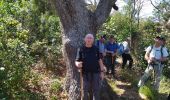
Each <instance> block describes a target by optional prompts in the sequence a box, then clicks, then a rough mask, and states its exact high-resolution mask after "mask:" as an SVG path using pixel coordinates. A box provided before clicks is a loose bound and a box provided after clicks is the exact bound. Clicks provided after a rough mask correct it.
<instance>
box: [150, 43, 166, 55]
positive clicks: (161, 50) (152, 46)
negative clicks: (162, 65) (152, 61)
mask: <svg viewBox="0 0 170 100" xmlns="http://www.w3.org/2000/svg"><path fill="white" fill-rule="evenodd" d="M152 50H153V45H152V46H151V50H150V51H149V55H150V53H151V52H152ZM161 57H163V46H161Z"/></svg>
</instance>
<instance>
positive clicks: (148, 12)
mask: <svg viewBox="0 0 170 100" xmlns="http://www.w3.org/2000/svg"><path fill="white" fill-rule="evenodd" d="M144 1H145V2H144V6H143V8H142V10H141V14H140V17H142V18H148V17H149V16H152V15H153V13H152V12H153V9H154V7H153V6H152V5H151V3H150V1H149V0H144ZM153 1H154V0H153ZM116 4H117V5H118V6H119V10H120V11H121V10H122V8H123V6H125V5H126V3H125V2H124V0H118V1H117V2H116Z"/></svg>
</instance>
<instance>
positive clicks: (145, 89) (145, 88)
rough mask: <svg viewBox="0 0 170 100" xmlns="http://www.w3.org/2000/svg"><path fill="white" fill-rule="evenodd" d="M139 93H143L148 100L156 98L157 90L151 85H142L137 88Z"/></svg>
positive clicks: (155, 99)
mask: <svg viewBox="0 0 170 100" xmlns="http://www.w3.org/2000/svg"><path fill="white" fill-rule="evenodd" d="M139 93H141V94H144V95H145V96H146V97H147V99H149V100H157V96H158V94H157V92H156V91H155V90H153V89H152V88H151V87H148V86H143V87H141V88H140V89H139Z"/></svg>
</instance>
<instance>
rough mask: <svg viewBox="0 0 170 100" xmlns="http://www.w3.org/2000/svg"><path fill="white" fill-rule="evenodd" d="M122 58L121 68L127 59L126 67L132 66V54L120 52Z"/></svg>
mask: <svg viewBox="0 0 170 100" xmlns="http://www.w3.org/2000/svg"><path fill="white" fill-rule="evenodd" d="M122 59H123V64H122V68H124V67H125V65H126V63H127V61H129V67H128V68H132V65H133V59H132V56H131V55H130V54H125V53H123V54H122Z"/></svg>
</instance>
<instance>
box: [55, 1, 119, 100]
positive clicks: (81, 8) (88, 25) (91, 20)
mask: <svg viewBox="0 0 170 100" xmlns="http://www.w3.org/2000/svg"><path fill="white" fill-rule="evenodd" d="M115 1H116V0H100V2H99V4H98V7H97V9H96V11H95V12H91V11H89V10H88V9H87V8H86V3H85V0H52V3H53V4H54V5H55V9H56V11H57V14H58V16H59V17H60V21H61V24H62V44H63V57H64V60H65V62H66V67H67V73H66V84H65V90H66V91H67V92H68V97H69V100H79V99H80V91H79V90H80V80H79V73H78V71H77V69H76V66H75V63H74V62H75V57H76V52H77V48H78V47H79V46H81V45H82V44H83V38H84V36H85V34H88V33H91V34H94V35H95V34H96V33H97V30H98V29H99V27H100V26H101V25H102V24H103V23H104V22H105V20H106V19H107V18H108V16H109V14H110V11H111V9H112V4H113V3H115Z"/></svg>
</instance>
